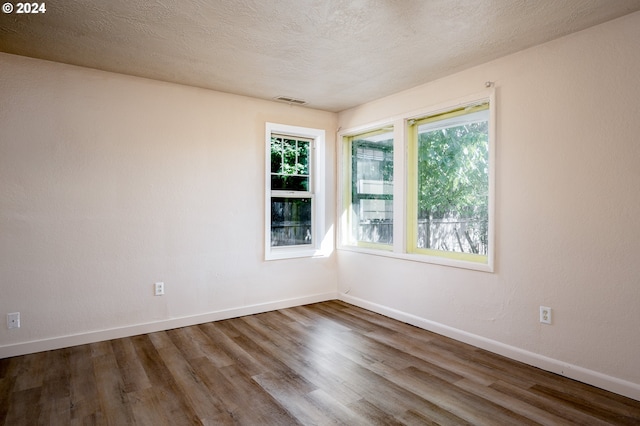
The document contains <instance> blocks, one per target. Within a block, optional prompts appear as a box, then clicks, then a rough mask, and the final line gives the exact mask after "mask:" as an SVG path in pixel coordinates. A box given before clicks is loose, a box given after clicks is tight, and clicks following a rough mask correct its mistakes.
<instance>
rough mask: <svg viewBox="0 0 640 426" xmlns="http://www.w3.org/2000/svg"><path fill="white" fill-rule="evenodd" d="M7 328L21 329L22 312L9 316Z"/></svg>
mask: <svg viewBox="0 0 640 426" xmlns="http://www.w3.org/2000/svg"><path fill="white" fill-rule="evenodd" d="M7 328H20V312H12V313H10V314H7Z"/></svg>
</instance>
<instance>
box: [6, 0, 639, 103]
mask: <svg viewBox="0 0 640 426" xmlns="http://www.w3.org/2000/svg"><path fill="white" fill-rule="evenodd" d="M3 2H4V0H3ZM14 3H15V2H14ZM44 3H45V4H46V8H47V10H46V12H45V13H44V14H32V15H24V14H23V15H18V14H16V13H11V14H4V13H3V14H0V51H4V52H8V53H14V54H18V55H24V56H30V57H35V58H41V59H47V60H52V61H57V62H63V63H67V64H74V65H81V66H85V67H91V68H97V69H101V70H107V71H114V72H119V73H123V74H130V75H135V76H141V77H148V78H152V79H156V80H162V81H170V82H176V83H182V84H187V85H191V86H197V87H204V88H210V89H214V90H218V91H223V92H229V93H235V94H240V95H248V96H253V97H258V98H265V99H272V98H274V97H277V96H287V97H292V98H298V99H303V100H305V101H307V102H308V103H307V105H308V106H310V107H313V108H319V109H324V110H328V111H341V110H344V109H346V108H350V107H353V106H356V105H359V104H362V103H365V102H367V101H371V100H373V99H377V98H380V97H383V96H386V95H389V94H392V93H395V92H398V91H401V90H404V89H408V88H411V87H414V86H417V85H419V84H422V83H426V82H428V81H431V80H435V79H437V78H440V77H443V76H445V75H448V74H451V73H454V72H457V71H460V70H463V69H466V68H469V67H471V66H474V65H478V64H481V63H483V62H487V61H489V60H492V59H495V58H498V57H500V56H504V55H507V54H509V53H513V52H516V51H519V50H522V49H525V48H527V47H530V46H533V45H536V44H540V43H543V42H546V41H549V40H552V39H554V38H557V37H561V36H563V35H566V34H569V33H572V32H575V31H579V30H582V29H584V28H587V27H590V26H593V25H596V24H599V23H602V22H605V21H608V20H611V19H614V18H617V17H620V16H622V15H625V14H628V13H631V12H634V11H638V10H640V0H146V1H137V0H135V1H133V0H54V1H51V0H48V1H45V2H44Z"/></svg>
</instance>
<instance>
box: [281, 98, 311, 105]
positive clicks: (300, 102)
mask: <svg viewBox="0 0 640 426" xmlns="http://www.w3.org/2000/svg"><path fill="white" fill-rule="evenodd" d="M274 99H275V100H276V101H280V102H286V103H288V104H296V105H304V104H306V103H307V101H303V100H302V99H295V98H290V97H288V96H278V97H276V98H274Z"/></svg>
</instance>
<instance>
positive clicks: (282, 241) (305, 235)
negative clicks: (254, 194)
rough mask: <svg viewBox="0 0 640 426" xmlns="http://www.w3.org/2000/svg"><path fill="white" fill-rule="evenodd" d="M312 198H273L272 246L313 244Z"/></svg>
mask: <svg viewBox="0 0 640 426" xmlns="http://www.w3.org/2000/svg"><path fill="white" fill-rule="evenodd" d="M311 204H312V203H311V198H280V197H272V198H271V246H296V245H303V244H312V234H311Z"/></svg>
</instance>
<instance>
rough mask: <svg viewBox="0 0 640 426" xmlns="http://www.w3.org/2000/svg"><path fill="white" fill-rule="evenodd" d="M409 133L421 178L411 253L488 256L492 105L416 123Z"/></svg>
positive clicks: (411, 220)
mask: <svg viewBox="0 0 640 426" xmlns="http://www.w3.org/2000/svg"><path fill="white" fill-rule="evenodd" d="M409 134H410V137H411V143H412V144H413V149H414V151H413V152H415V153H416V155H415V158H414V159H413V161H414V166H415V171H416V176H417V182H416V187H415V188H414V189H413V191H414V194H413V195H414V196H415V197H416V200H415V203H416V211H415V214H414V215H413V216H412V217H411V218H410V219H409V220H410V222H411V223H412V225H414V226H413V227H412V230H413V234H412V235H411V236H410V237H411V241H410V249H412V250H413V251H417V252H420V251H421V250H423V249H424V250H436V251H440V252H451V253H466V254H470V255H480V256H486V255H487V253H488V236H489V228H488V227H489V105H488V104H482V105H476V106H467V107H464V108H459V109H456V110H453V111H447V112H445V113H443V114H438V115H435V116H430V117H426V118H423V119H419V120H411V121H410V122H409ZM425 253H427V252H425ZM429 254H435V255H438V253H435V252H429ZM472 257H473V256H471V257H467V258H468V259H472Z"/></svg>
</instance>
